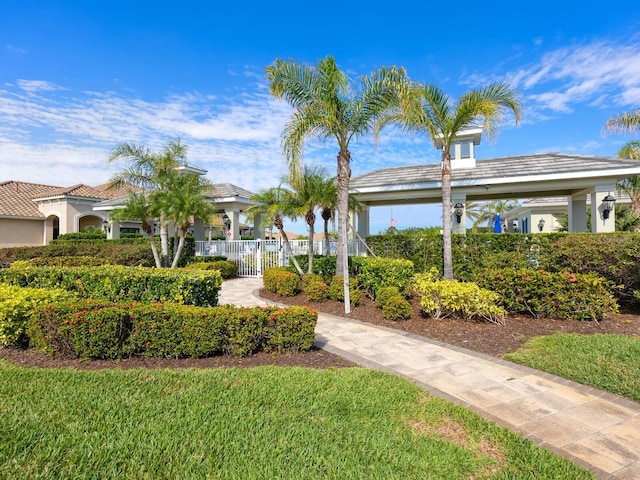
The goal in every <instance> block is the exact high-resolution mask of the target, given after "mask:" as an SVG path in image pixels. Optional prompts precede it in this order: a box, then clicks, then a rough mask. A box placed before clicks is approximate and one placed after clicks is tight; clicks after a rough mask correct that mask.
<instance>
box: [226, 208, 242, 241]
mask: <svg viewBox="0 0 640 480" xmlns="http://www.w3.org/2000/svg"><path fill="white" fill-rule="evenodd" d="M227 215H229V214H228V213H227ZM229 218H230V219H231V229H230V232H231V237H227V238H229V239H230V240H240V212H238V211H237V210H234V211H232V212H231V215H229Z"/></svg>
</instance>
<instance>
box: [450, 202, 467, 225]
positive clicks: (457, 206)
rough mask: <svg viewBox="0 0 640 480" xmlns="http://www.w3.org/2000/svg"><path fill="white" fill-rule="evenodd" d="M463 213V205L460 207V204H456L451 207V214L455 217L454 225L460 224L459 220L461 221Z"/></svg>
mask: <svg viewBox="0 0 640 480" xmlns="http://www.w3.org/2000/svg"><path fill="white" fill-rule="evenodd" d="M463 213H464V205H462V204H461V203H459V202H458V203H456V204H455V205H454V206H453V214H454V215H455V216H456V223H460V220H461V219H462V214H463Z"/></svg>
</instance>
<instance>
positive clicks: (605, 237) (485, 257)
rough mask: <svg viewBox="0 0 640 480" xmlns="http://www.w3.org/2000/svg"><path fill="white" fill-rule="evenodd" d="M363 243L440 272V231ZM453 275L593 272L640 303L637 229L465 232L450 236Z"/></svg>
mask: <svg viewBox="0 0 640 480" xmlns="http://www.w3.org/2000/svg"><path fill="white" fill-rule="evenodd" d="M367 243H368V245H369V246H370V247H371V248H372V249H373V251H374V252H375V253H376V255H378V256H381V257H389V258H398V259H408V260H411V261H412V262H413V263H414V265H415V269H416V272H427V271H429V270H430V269H431V268H436V269H437V270H438V271H439V272H440V273H441V274H442V237H441V235H433V234H424V235H378V236H370V237H367ZM452 254H453V268H454V276H455V278H456V279H459V280H464V281H473V280H474V278H476V276H477V275H478V274H480V273H481V272H482V271H483V270H488V269H489V270H494V269H495V270H497V269H511V270H514V269H516V270H517V269H521V268H530V269H544V270H546V271H548V272H555V273H561V272H563V271H569V272H575V273H589V272H594V273H598V274H599V275H600V276H602V277H604V278H606V279H607V280H609V281H611V282H612V283H613V284H614V285H615V286H616V288H614V289H612V290H611V292H612V293H613V294H614V295H615V296H616V298H617V299H618V301H620V302H623V303H628V304H633V303H635V304H636V305H637V304H640V301H638V298H637V297H634V293H633V292H634V291H635V290H640V233H630V232H616V233H600V234H593V233H545V234H535V235H532V234H516V233H503V234H500V235H496V234H494V233H477V234H473V233H467V234H466V235H453V236H452Z"/></svg>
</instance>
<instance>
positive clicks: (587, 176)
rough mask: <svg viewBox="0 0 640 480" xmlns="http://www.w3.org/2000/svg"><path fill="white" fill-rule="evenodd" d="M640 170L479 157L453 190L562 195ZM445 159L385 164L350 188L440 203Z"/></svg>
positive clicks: (391, 200) (551, 159)
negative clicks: (441, 160)
mask: <svg viewBox="0 0 640 480" xmlns="http://www.w3.org/2000/svg"><path fill="white" fill-rule="evenodd" d="M639 174H640V163H639V162H637V161H634V160H623V159H619V158H610V157H598V156H589V155H570V154H562V153H541V154H534V155H519V156H513V157H501V158H493V159H488V160H477V161H476V166H475V167H472V168H459V169H453V170H452V181H451V186H452V193H453V194H455V193H456V192H460V193H464V194H466V199H467V200H468V201H477V200H480V201H482V200H493V199H509V198H527V197H553V196H555V197H557V196H568V195H574V194H579V193H581V192H585V193H586V192H587V191H588V190H589V189H591V188H592V187H593V186H594V185H596V184H598V185H601V184H615V183H616V182H618V181H620V180H622V179H624V178H627V177H630V176H632V175H639ZM441 189H442V182H441V165H440V163H429V164H423V165H415V166H407V167H394V168H384V169H381V170H374V171H372V172H369V173H366V174H364V175H360V176H358V177H354V178H353V179H352V180H351V182H350V192H351V193H352V194H354V195H356V197H357V199H358V200H359V201H360V202H362V203H364V204H367V205H372V206H375V205H393V204H411V203H439V202H441V201H442V190H441Z"/></svg>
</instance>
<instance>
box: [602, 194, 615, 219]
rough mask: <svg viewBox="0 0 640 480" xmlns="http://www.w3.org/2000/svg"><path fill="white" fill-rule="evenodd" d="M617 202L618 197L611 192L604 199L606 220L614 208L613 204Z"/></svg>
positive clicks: (603, 208)
mask: <svg viewBox="0 0 640 480" xmlns="http://www.w3.org/2000/svg"><path fill="white" fill-rule="evenodd" d="M615 203H616V199H615V198H614V197H613V195H611V194H610V193H608V194H607V196H606V197H604V198H603V199H602V218H604V219H605V220H606V219H607V218H609V212H610V211H611V210H613V205H614V204H615Z"/></svg>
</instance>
